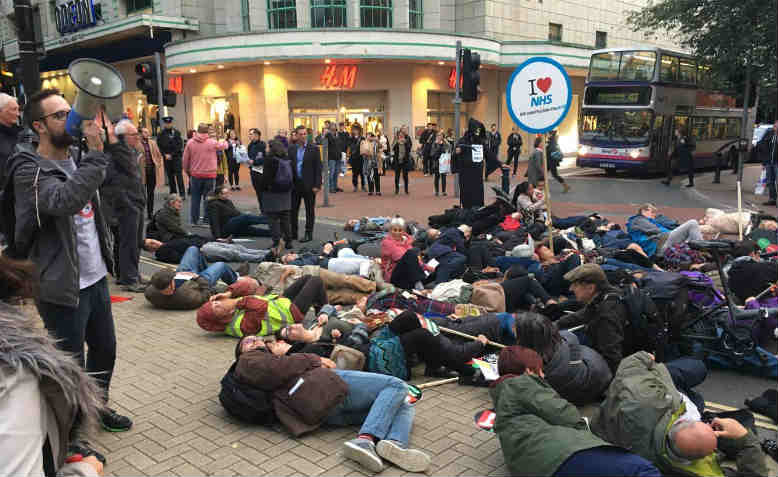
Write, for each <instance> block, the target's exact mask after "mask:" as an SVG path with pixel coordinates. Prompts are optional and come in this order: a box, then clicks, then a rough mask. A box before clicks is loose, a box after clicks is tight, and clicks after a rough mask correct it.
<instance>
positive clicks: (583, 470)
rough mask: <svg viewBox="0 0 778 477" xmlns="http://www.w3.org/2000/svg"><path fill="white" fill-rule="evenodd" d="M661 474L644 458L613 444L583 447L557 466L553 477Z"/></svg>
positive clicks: (633, 476) (638, 476)
mask: <svg viewBox="0 0 778 477" xmlns="http://www.w3.org/2000/svg"><path fill="white" fill-rule="evenodd" d="M661 475H662V474H661V473H660V472H659V470H658V469H657V468H656V467H655V466H654V464H652V463H651V462H649V461H647V460H646V459H644V458H642V457H640V456H639V455H637V454H632V453H630V452H628V451H626V450H624V449H621V448H618V447H615V446H602V447H592V448H591V449H584V450H582V451H578V452H576V453H575V454H573V455H571V456H570V457H568V458H567V460H565V461H564V462H563V463H562V465H560V466H559V467H557V469H556V472H554V474H553V476H554V477H568V476H576V477H588V476H624V477H626V476H630V477H659V476H661Z"/></svg>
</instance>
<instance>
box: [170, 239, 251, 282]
mask: <svg viewBox="0 0 778 477" xmlns="http://www.w3.org/2000/svg"><path fill="white" fill-rule="evenodd" d="M176 271H177V272H192V273H196V274H198V275H200V276H201V277H203V278H205V279H206V280H208V284H209V285H211V287H213V286H214V285H216V282H218V281H219V279H221V280H222V281H224V283H226V284H227V285H232V284H233V283H235V281H236V280H237V279H238V274H237V273H235V272H234V271H233V270H232V269H231V268H230V267H229V266H228V265H227V264H226V263H224V262H216V263H212V264H211V265H208V264H207V263H206V262H205V257H204V256H203V254H201V253H200V249H198V248H197V247H195V246H192V247H189V248H188V249H186V252H184V256H183V257H182V258H181V263H180V264H179V265H178V268H176Z"/></svg>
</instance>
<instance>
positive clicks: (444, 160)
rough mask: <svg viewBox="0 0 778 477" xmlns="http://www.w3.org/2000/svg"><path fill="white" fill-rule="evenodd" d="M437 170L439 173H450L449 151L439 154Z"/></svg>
mask: <svg viewBox="0 0 778 477" xmlns="http://www.w3.org/2000/svg"><path fill="white" fill-rule="evenodd" d="M438 172H439V173H440V174H449V173H451V153H450V152H444V153H443V154H441V155H440V159H439V164H438Z"/></svg>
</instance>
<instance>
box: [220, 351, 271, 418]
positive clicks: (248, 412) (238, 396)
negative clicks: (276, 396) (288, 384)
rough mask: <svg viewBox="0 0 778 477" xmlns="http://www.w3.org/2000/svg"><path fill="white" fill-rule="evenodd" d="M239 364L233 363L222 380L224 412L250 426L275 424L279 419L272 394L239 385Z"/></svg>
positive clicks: (221, 395) (221, 399)
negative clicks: (236, 370)
mask: <svg viewBox="0 0 778 477" xmlns="http://www.w3.org/2000/svg"><path fill="white" fill-rule="evenodd" d="M237 364H238V362H237V361H236V362H234V363H232V366H230V369H229V370H228V371H227V374H225V375H224V377H223V378H222V382H221V383H222V389H221V392H220V393H219V401H220V402H221V403H222V406H224V410H225V411H227V413H228V414H229V415H231V416H232V417H234V418H236V419H238V420H240V421H243V422H247V423H249V424H261V425H265V426H269V425H272V424H275V422H276V421H277V419H276V415H275V412H274V411H273V404H272V399H273V395H272V393H269V392H267V391H263V390H261V389H257V388H254V387H252V386H247V385H244V384H242V383H239V382H238V380H237V379H236V378H235V367H236V366H237Z"/></svg>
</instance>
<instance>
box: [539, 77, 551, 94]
mask: <svg viewBox="0 0 778 477" xmlns="http://www.w3.org/2000/svg"><path fill="white" fill-rule="evenodd" d="M550 88H551V78H538V89H540V90H541V91H543V92H544V93H548V90H549V89H550Z"/></svg>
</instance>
